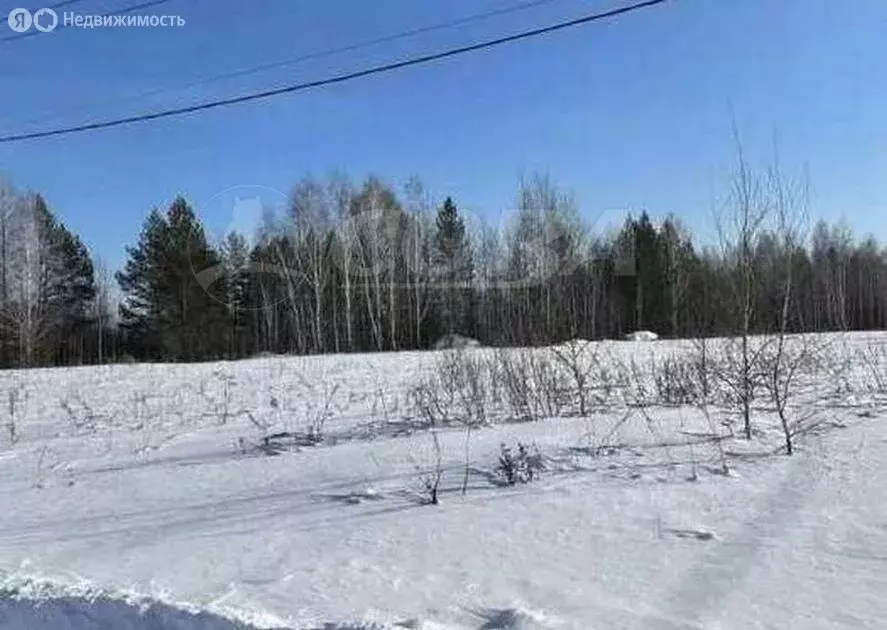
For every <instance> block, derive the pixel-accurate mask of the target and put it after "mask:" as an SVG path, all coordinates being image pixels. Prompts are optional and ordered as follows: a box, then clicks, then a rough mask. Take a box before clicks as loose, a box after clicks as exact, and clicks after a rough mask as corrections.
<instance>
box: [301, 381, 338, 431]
mask: <svg viewBox="0 0 887 630" xmlns="http://www.w3.org/2000/svg"><path fill="white" fill-rule="evenodd" d="M340 385H341V384H340V383H333V384H330V383H324V385H323V390H322V392H321V401H320V403H319V404H317V403H315V402H314V400H313V399H312V398H311V397H309V398H308V400H307V401H306V403H305V423H306V426H307V433H308V438H309V439H310V440H311V441H312V442H314V443H315V444H319V443H320V442H322V441H323V437H324V427H325V426H326V423H327V421H328V420H330V419H331V418H332V417H333V416H334V409H333V401H334V400H335V397H336V393H337V392H338V391H339V386H340Z"/></svg>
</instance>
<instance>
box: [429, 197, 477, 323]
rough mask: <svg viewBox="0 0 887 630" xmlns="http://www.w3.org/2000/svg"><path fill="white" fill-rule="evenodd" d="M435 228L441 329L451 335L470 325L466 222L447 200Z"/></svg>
mask: <svg viewBox="0 0 887 630" xmlns="http://www.w3.org/2000/svg"><path fill="white" fill-rule="evenodd" d="M436 226H437V237H436V239H435V244H436V246H437V252H436V256H435V266H436V273H435V278H436V280H437V281H438V283H439V284H440V294H441V311H442V312H441V317H442V319H443V326H444V328H445V329H446V332H448V333H452V332H455V331H456V330H464V328H465V326H466V324H468V323H469V317H470V308H469V307H470V302H469V298H470V294H471V281H472V277H473V275H474V263H473V260H472V256H471V246H470V243H469V240H468V234H467V233H466V231H465V223H464V222H463V220H462V217H461V216H459V210H458V208H456V204H455V203H453V200H452V199H451V198H450V197H447V198H446V199H445V200H444V203H443V205H442V206H441V207H440V209H439V210H438V212H437V220H436Z"/></svg>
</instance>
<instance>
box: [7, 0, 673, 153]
mask: <svg viewBox="0 0 887 630" xmlns="http://www.w3.org/2000/svg"><path fill="white" fill-rule="evenodd" d="M667 1H668V0H645V1H644V2H637V3H635V4H630V5H627V6H624V7H620V8H618V9H611V10H609V11H603V12H600V13H592V14H590V15H585V16H583V17H579V18H575V19H573V20H568V21H566V22H558V23H557V24H552V25H550V26H543V27H540V28H536V29H532V30H529V31H523V32H520V33H515V34H513V35H506V36H504V37H499V38H496V39H490V40H486V41H483V42H478V43H476V44H471V45H468V46H461V47H459V48H451V49H449V50H444V51H441V52H437V53H432V54H428V55H423V56H420V57H412V58H410V59H404V60H401V61H395V62H392V63H388V64H384V65H380V66H373V67H371V68H366V69H364V70H357V71H355V72H349V73H346V74H339V75H335V76H332V77H328V78H325V79H318V80H316V81H308V82H306V83H296V84H293V85H288V86H284V87H280V88H274V89H271V90H264V91H261V92H254V93H251V94H243V95H241V96H234V97H231V98H224V99H217V100H212V101H207V102H205V103H200V104H197V105H190V106H187V107H179V108H175V109H167V110H162V111H158V112H152V113H147V114H140V115H138V116H128V117H125V118H116V119H112V120H105V121H99V122H93V123H85V124H82V125H76V126H73V127H62V128H58V129H50V130H47V131H35V132H30V133H22V134H15V135H7V136H0V144H5V143H10V142H19V141H22V140H35V139H38V138H49V137H52V136H62V135H68V134H72V133H78V132H81V131H93V130H97V129H108V128H110V127H119V126H121V125H129V124H133V123H137V122H145V121H150V120H158V119H161V118H169V117H172V116H182V115H184V114H192V113H195V112H200V111H205V110H209V109H215V108H218V107H227V106H229V105H236V104H239V103H246V102H249V101H257V100H263V99H267V98H271V97H274V96H280V95H283V94H291V93H293V92H301V91H304V90H308V89H311V88H316V87H322V86H327V85H333V84H336V83H345V82H346V81H352V80H354V79H359V78H361V77H367V76H371V75H376V74H383V73H387V72H392V71H394V70H399V69H400V68H407V67H410V66H418V65H423V64H426V63H431V62H433V61H439V60H441V59H447V58H449V57H455V56H457V55H462V54H465V53H469V52H475V51H478V50H484V49H487V48H493V47H494V46H501V45H502V44H507V43H510V42H515V41H520V40H524V39H529V38H532V37H538V36H540V35H546V34H549V33H553V32H555V31H561V30H564V29H567V28H571V27H573V26H580V25H582V24H588V23H591V22H596V21H599V20H603V19H606V18H611V17H615V16H617V15H622V14H626V13H631V12H633V11H638V10H640V9H644V8H647V7H652V6H655V5H658V4H664V3H665V2H667Z"/></svg>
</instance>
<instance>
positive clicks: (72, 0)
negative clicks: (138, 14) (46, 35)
mask: <svg viewBox="0 0 887 630" xmlns="http://www.w3.org/2000/svg"><path fill="white" fill-rule="evenodd" d="M82 1H83V0H61V2H58V3H56V4H54V5H52V6H50V7H47V8H49V9H53V10H54V9H61V8H63V7H66V6H68V5H71V4H76V3H77V2H82ZM170 1H171V0H147V2H142V3H141V4H136V5H133V6H131V7H124V8H122V9H118V10H116V11H108V12H107V13H101V14H100V15H101V16H102V17H111V16H112V15H126V14H127V13H133V12H135V11H141V10H142V9H150V8H152V7H156V6H158V5H161V4H166V3H167V2H170ZM63 28H66V27H65V25H64V24H59V25H58V27H56V29H55V31H53V32H55V33H57V32H59V31H60V30H62V29H63ZM42 34H43V33H41V32H40V31H38V30H33V31H26V32H24V33H16V34H15V35H9V36H7V37H2V38H0V44H2V43H3V42H13V41H15V40H18V39H25V38H26V37H34V36H35V35H42Z"/></svg>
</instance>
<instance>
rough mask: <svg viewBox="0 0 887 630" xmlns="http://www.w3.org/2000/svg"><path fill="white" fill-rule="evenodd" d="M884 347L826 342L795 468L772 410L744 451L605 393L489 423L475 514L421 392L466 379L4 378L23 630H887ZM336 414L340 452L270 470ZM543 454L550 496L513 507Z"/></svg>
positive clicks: (12, 563)
mask: <svg viewBox="0 0 887 630" xmlns="http://www.w3.org/2000/svg"><path fill="white" fill-rule="evenodd" d="M885 344H887V334H884V335H882V334H865V335H863V334H857V335H845V336H840V337H837V336H836V337H833V338H829V339H828V346H827V348H825V349H824V355H825V356H826V357H827V358H828V365H826V366H825V367H820V368H816V369H811V370H810V371H809V373H805V377H804V379H803V386H802V387H801V389H800V390H799V393H798V394H797V398H796V399H794V400H793V404H795V405H796V408H795V409H793V414H794V415H795V416H796V417H798V418H803V419H804V422H805V425H804V427H805V429H804V430H803V431H802V432H801V434H799V435H798V436H796V439H797V443H798V452H797V453H796V455H795V456H793V457H790V458H789V457H786V456H785V455H783V454H781V453H779V452H778V448H779V447H780V445H781V441H780V440H781V438H780V433H779V428H778V423H777V422H776V418H775V415H774V414H773V413H772V410H771V409H770V408H769V407H768V404H767V402H766V400H765V399H764V398H763V397H762V399H761V401H760V403H759V405H758V406H757V407H756V409H755V429H756V434H755V438H754V439H753V440H752V441H751V442H747V441H746V440H744V439H741V438H740V435H739V430H738V429H739V425H737V424H736V422H735V420H736V418H735V412H734V411H733V410H732V409H731V408H730V407H729V406H725V405H724V404H721V405H715V404H712V405H711V409H710V410H709V411H710V415H709V417H708V418H705V419H703V418H704V416H703V415H702V414H701V413H700V410H699V409H698V408H696V407H693V406H675V405H664V404H660V403H657V402H655V401H652V400H646V399H645V400H646V401H645V402H644V404H643V405H640V406H638V405H634V406H632V405H631V404H626V403H625V401H626V398H625V397H624V396H623V397H622V398H619V396H618V395H617V393H614V392H608V394H607V395H608V396H611V397H610V398H607V397H606V396H605V397H603V398H599V399H596V401H595V404H594V405H593V409H589V411H588V412H587V413H586V415H585V416H584V417H578V416H575V415H570V414H563V417H549V418H543V419H540V420H538V421H534V422H506V421H504V420H503V419H501V418H497V417H491V420H492V422H491V426H488V427H485V428H480V429H478V430H476V431H474V432H473V434H472V436H471V442H470V453H469V459H470V466H471V468H470V474H469V486H468V490H467V493H466V494H464V495H463V494H462V490H461V486H462V482H463V474H464V459H465V444H466V433H465V431H464V429H462V428H460V427H458V426H454V427H450V428H446V429H442V430H440V431H439V432H438V435H439V436H440V440H441V444H442V453H443V468H444V476H443V482H442V490H441V492H442V494H441V504H440V505H438V506H430V505H425V504H423V502H422V500H421V499H422V495H423V489H422V483H421V478H422V477H423V476H425V475H427V474H428V472H429V471H430V470H431V469H433V467H434V457H433V449H432V440H431V432H430V431H429V430H427V429H426V428H423V427H422V426H420V425H419V423H418V419H417V417H416V416H417V412H416V410H415V408H414V406H413V405H412V404H411V399H410V396H409V392H410V390H411V388H413V387H414V386H415V385H416V383H417V382H419V381H420V380H421V379H422V378H423V375H428V374H432V373H433V370H434V366H435V362H436V361H438V360H439V359H440V356H441V353H432V352H429V353H393V354H378V355H347V356H326V357H310V358H267V359H255V360H250V361H243V362H238V363H216V364H202V365H127V366H113V367H100V368H76V369H67V370H37V371H21V372H6V373H4V374H2V376H0V379H2V388H3V390H2V391H0V394H2V396H3V398H2V399H0V405H2V409H3V411H2V414H0V417H2V418H4V419H3V420H2V423H3V425H4V426H3V427H2V429H3V436H2V439H0V505H2V506H3V507H2V510H0V628H3V629H7V628H10V629H15V630H20V629H22V628H27V629H31V628H52V629H60V630H61V629H65V628H70V629H72V630H94V629H99V628H115V629H117V628H131V629H133V630H147V629H149V628H150V629H159V628H163V629H166V628H176V629H188V630H193V629H195V628H200V629H205V630H229V629H230V630H234V629H246V628H254V627H257V628H297V629H302V628H305V629H311V630H315V629H316V630H322V629H326V628H337V629H346V628H366V629H369V628H425V629H426V630H430V629H448V630H482V629H486V630H495V629H505V628H576V629H583V630H586V629H588V630H590V629H595V628H601V629H611V628H626V629H632V630H633V629H635V628H636V629H638V630H640V629H656V630H659V629H661V630H671V629H679V628H680V629H683V628H705V629H731V630H732V629H746V628H748V629H751V628H787V627H793V628H804V629H805V630H815V629H819V628H822V629H825V628H848V629H850V628H853V629H858V628H872V629H874V628H880V627H883V620H884V619H887V597H885V596H887V398H885V396H884V392H879V391H878V387H877V383H876V382H875V381H873V378H872V375H871V366H870V365H869V364H868V363H866V362H865V361H862V360H861V359H860V356H861V355H860V354H859V353H864V352H870V351H871V349H872V348H874V347H883V346H884V345H885ZM596 348H598V349H599V350H600V353H599V356H601V357H604V356H605V357H607V360H608V361H613V362H614V364H620V365H623V366H624V365H628V364H632V365H635V366H636V368H637V366H641V368H642V367H643V366H646V365H648V364H651V362H653V361H654V360H655V357H657V356H658V357H659V358H662V357H666V356H680V355H682V354H687V353H690V352H692V351H693V345H692V344H690V343H689V342H668V341H657V342H654V343H633V342H604V343H602V344H596ZM467 352H469V353H484V352H486V351H484V350H469V351H467ZM514 352H524V351H517V350H515V351H514ZM527 352H529V351H527ZM535 352H537V353H543V352H547V351H544V350H537V351H535ZM869 356H870V357H871V356H880V357H884V356H887V353H880V354H877V355H875V354H870V355H869ZM880 370H881V372H880V373H881V374H887V365H882V366H880ZM633 400H634V401H635V402H637V398H634V399H633ZM327 403H328V404H327ZM247 412H248V413H247ZM320 416H327V417H328V419H327V421H326V424H325V426H324V429H323V436H324V439H323V441H322V442H321V443H320V444H318V445H316V446H303V447H301V448H298V449H293V450H290V451H285V452H282V453H279V454H277V455H273V456H272V455H270V454H268V453H267V452H263V451H262V450H261V449H259V448H257V445H259V444H261V438H262V436H265V435H268V434H270V433H274V432H279V431H291V432H295V431H304V430H306V429H307V427H308V426H309V425H310V424H311V423H312V421H313V420H316V419H317V418H318V417H320ZM711 418H714V420H711ZM499 420H503V421H501V422H500V421H499ZM731 420H732V421H734V422H733V427H732V429H733V430H734V433H735V434H734V435H732V436H731V434H730V429H729V428H728V426H727V424H728V421H731ZM13 427H14V428H13ZM518 440H520V441H523V442H527V443H535V444H537V445H538V447H539V450H540V451H541V453H542V454H543V455H544V458H545V461H546V470H545V471H544V472H543V473H542V474H541V477H540V478H539V479H537V480H536V481H534V482H533V483H530V484H525V485H523V484H519V485H516V486H510V487H502V486H500V485H499V484H498V483H496V482H495V472H494V469H495V467H496V462H497V459H498V455H499V448H500V443H502V442H506V443H508V444H509V445H514V444H515V443H516V442H517V441H518ZM725 464H726V466H727V468H728V470H729V474H727V475H724V474H723V467H724V465H725Z"/></svg>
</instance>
